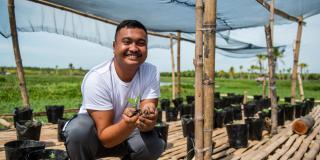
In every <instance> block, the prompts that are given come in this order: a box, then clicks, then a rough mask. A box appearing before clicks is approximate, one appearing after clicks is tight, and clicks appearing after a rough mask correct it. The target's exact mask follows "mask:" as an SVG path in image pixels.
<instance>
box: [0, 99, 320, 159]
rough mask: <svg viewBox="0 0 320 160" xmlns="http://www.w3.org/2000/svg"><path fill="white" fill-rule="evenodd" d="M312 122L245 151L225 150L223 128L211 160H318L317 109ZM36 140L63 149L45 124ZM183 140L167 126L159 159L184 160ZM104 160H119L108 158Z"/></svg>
mask: <svg viewBox="0 0 320 160" xmlns="http://www.w3.org/2000/svg"><path fill="white" fill-rule="evenodd" d="M310 114H311V115H312V116H313V117H314V119H315V125H314V127H313V130H312V131H311V132H310V133H309V134H307V135H298V134H295V133H293V132H292V131H291V121H287V122H286V125H285V126H284V127H279V130H278V131H279V133H278V134H277V135H275V136H273V137H269V135H268V133H267V132H266V131H264V132H263V139H262V140H261V141H249V143H248V144H249V145H248V147H247V148H241V149H234V148H230V147H229V143H228V137H227V133H226V129H225V128H219V129H215V130H214V131H213V136H212V140H213V142H214V149H213V154H212V159H223V160H262V159H270V160H278V159H280V160H286V159H293V160H300V159H304V160H312V159H316V160H320V152H319V151H320V106H319V105H318V106H317V107H315V108H314V109H313V111H312V112H311V113H310ZM0 135H1V136H0V160H2V159H5V152H4V147H3V145H4V144H5V143H6V142H8V141H12V140H15V139H16V131H15V129H8V130H5V131H0ZM40 140H41V141H43V142H45V143H46V148H54V149H63V150H65V147H64V144H63V142H58V141H57V125H56V124H46V125H44V126H43V127H42V130H41V137H40ZM186 141H187V139H186V138H184V137H183V134H182V128H181V121H175V122H169V136H168V146H167V149H166V151H165V152H164V153H163V154H162V156H161V157H160V158H159V159H160V160H169V159H170V160H175V159H185V157H186V154H187V149H186V148H187V147H186V146H187V144H186V143H187V142H186ZM103 159H104V160H119V158H115V157H109V158H103Z"/></svg>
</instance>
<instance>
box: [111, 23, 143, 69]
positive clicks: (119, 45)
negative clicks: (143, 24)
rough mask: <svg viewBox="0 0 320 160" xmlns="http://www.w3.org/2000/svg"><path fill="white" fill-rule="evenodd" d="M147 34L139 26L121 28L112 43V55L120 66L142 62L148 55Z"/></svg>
mask: <svg viewBox="0 0 320 160" xmlns="http://www.w3.org/2000/svg"><path fill="white" fill-rule="evenodd" d="M147 42H148V39H147V34H146V33H145V31H144V30H143V29H139V28H122V29H120V30H119V31H118V34H117V35H116V40H115V42H114V43H113V50H114V56H115V59H116V61H117V63H119V64H120V65H121V66H132V65H140V64H142V63H143V62H144V61H145V60H146V58H147V55H148V49H147Z"/></svg>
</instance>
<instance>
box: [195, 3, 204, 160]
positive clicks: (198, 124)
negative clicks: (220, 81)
mask: <svg viewBox="0 0 320 160" xmlns="http://www.w3.org/2000/svg"><path fill="white" fill-rule="evenodd" d="M195 12H196V26H195V27H196V46H195V60H194V66H195V125H194V127H195V159H196V160H203V152H201V150H202V149H203V84H202V79H203V53H202V52H203V35H202V30H201V29H202V23H203V17H202V15H203V2H202V0H196V7H195Z"/></svg>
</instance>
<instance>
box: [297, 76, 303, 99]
mask: <svg viewBox="0 0 320 160" xmlns="http://www.w3.org/2000/svg"><path fill="white" fill-rule="evenodd" d="M298 84H299V91H300V100H301V101H303V100H304V91H303V84H302V79H301V75H300V73H298Z"/></svg>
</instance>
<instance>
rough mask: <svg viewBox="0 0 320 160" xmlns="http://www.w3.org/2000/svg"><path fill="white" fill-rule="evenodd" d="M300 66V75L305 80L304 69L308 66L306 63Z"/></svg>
mask: <svg viewBox="0 0 320 160" xmlns="http://www.w3.org/2000/svg"><path fill="white" fill-rule="evenodd" d="M298 66H299V67H300V74H301V76H302V77H303V79H304V77H305V76H303V71H304V69H306V68H307V67H308V64H306V63H300V64H299V65H298Z"/></svg>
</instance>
